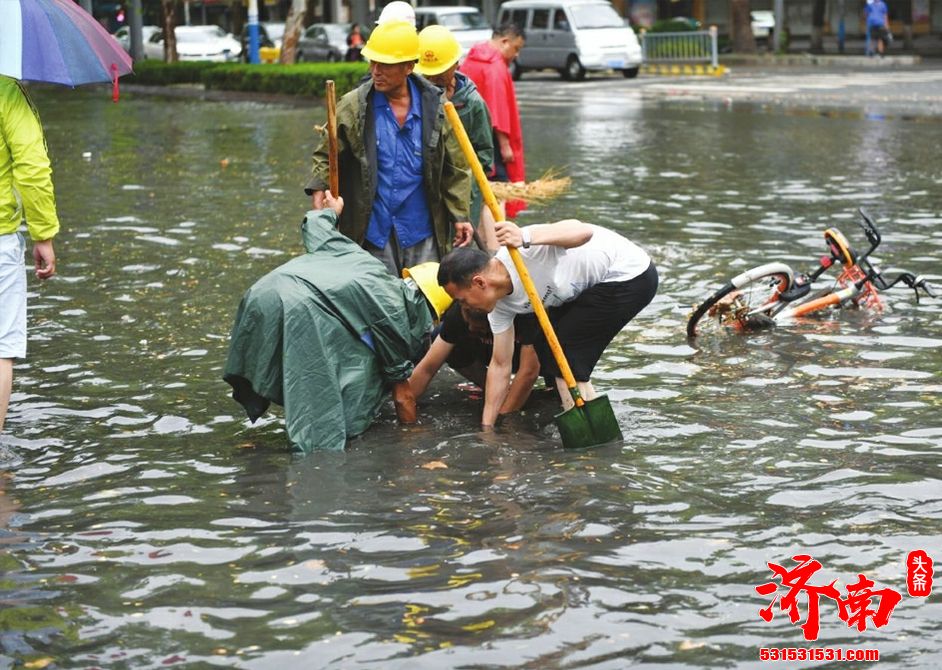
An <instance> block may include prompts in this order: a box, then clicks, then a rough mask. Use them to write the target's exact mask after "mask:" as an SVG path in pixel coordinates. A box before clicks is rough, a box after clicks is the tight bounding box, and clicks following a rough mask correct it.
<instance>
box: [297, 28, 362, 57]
mask: <svg viewBox="0 0 942 670" xmlns="http://www.w3.org/2000/svg"><path fill="white" fill-rule="evenodd" d="M350 26H351V24H349V23H314V24H312V25H310V26H308V28H307V30H305V31H304V32H303V33H301V37H300V39H298V51H297V59H296V60H297V61H298V62H299V63H302V62H304V61H330V62H338V61H342V60H343V59H344V56H346V55H347V34H348V33H349V32H350Z"/></svg>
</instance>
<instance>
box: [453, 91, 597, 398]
mask: <svg viewBox="0 0 942 670" xmlns="http://www.w3.org/2000/svg"><path fill="white" fill-rule="evenodd" d="M445 116H446V117H448V122H449V123H451V127H452V129H453V130H454V131H455V137H457V138H458V144H459V145H460V146H461V151H462V152H464V157H465V158H466V159H467V161H468V165H470V166H471V172H472V173H474V179H475V180H476V181H477V183H478V187H479V188H480V189H481V194H482V195H483V196H484V203H485V204H486V205H487V207H488V209H490V210H491V214H493V215H494V220H495V221H503V220H504V216H503V214H502V213H501V211H500V206H499V205H498V204H497V198H495V197H494V191H493V190H492V189H491V184H490V182H489V181H487V176H486V175H485V174H484V168H482V167H481V162H480V161H479V160H478V157H477V154H476V153H475V152H474V147H472V146H471V140H470V139H468V133H467V132H466V131H465V129H464V125H463V124H462V123H461V118H460V117H459V116H458V110H456V109H455V106H454V105H453V104H452V103H450V102H446V103H445ZM507 249H508V250H509V251H510V258H511V259H512V260H513V262H514V267H516V268H517V274H519V275H520V280H521V281H522V282H523V288H524V289H526V292H527V296H528V297H529V298H530V304H532V305H533V311H534V312H535V313H536V318H537V321H539V322H540V328H542V329H543V334H544V335H545V336H546V341H547V342H549V346H550V350H551V351H552V352H553V358H555V359H556V365H557V366H559V372H560V373H561V374H562V376H563V380H564V381H565V382H566V386H567V387H568V388H569V392H570V393H571V394H572V397H573V400H575V402H576V405H577V406H578V407H582V405H583V404H585V401H584V400H583V399H582V396H581V395H580V393H579V387H578V386H577V385H576V378H575V377H573V374H572V370H571V369H570V367H569V362H568V361H567V360H566V355H565V354H564V353H563V348H562V346H561V345H560V344H559V339H558V338H557V337H556V331H555V330H553V324H551V323H550V320H549V316H548V315H547V314H546V308H545V307H543V301H542V300H540V294H539V293H537V292H536V287H535V286H534V285H533V279H531V278H530V272H529V271H528V270H527V266H526V264H525V263H524V262H523V257H522V256H521V255H520V252H519V251H518V250H517V248H516V247H511V246H509V245H508V246H507Z"/></svg>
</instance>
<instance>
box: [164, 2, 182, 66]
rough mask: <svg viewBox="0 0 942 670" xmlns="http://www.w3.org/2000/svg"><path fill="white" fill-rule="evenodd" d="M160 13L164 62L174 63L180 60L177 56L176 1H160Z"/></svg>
mask: <svg viewBox="0 0 942 670" xmlns="http://www.w3.org/2000/svg"><path fill="white" fill-rule="evenodd" d="M160 13H161V18H162V19H163V26H164V61H165V62H167V63H176V62H177V61H178V60H180V57H179V56H178V55H177V34H176V27H177V2H176V0H160Z"/></svg>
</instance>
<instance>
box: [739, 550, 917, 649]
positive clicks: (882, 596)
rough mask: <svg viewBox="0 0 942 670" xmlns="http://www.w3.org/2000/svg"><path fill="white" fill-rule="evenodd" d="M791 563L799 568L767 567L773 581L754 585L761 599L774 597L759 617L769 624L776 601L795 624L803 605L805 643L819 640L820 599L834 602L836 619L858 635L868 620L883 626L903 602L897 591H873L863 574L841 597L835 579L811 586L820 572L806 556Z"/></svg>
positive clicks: (818, 567) (817, 564)
mask: <svg viewBox="0 0 942 670" xmlns="http://www.w3.org/2000/svg"><path fill="white" fill-rule="evenodd" d="M792 561H794V562H795V563H797V564H798V565H797V566H795V567H794V568H792V569H790V570H789V569H787V568H784V567H782V566H781V565H778V564H777V563H767V564H766V565H768V566H769V568H770V569H771V570H772V574H773V579H772V581H769V582H766V583H765V584H760V585H759V586H757V587H756V592H757V593H758V594H759V595H763V596H770V595H773V594H775V595H774V597H773V598H772V601H771V602H770V603H769V606H768V607H765V608H763V609H761V610H759V616H761V617H762V618H763V619H764V620H765V621H771V620H772V617H773V616H774V611H773V610H774V607H775V604H776V602H778V604H779V610H780V611H782V612H787V613H788V618H789V620H790V621H791V622H792V623H793V624H794V623H797V622H798V621H799V619H801V611H800V606H801V605H802V604H806V605H807V617H806V618H805V621H804V623H802V624H800V627H801V629H802V631H803V632H804V634H805V639H806V640H817V639H818V628H819V617H820V602H821V599H822V598H825V599H829V600H832V601H834V603H835V604H836V605H837V616H838V618H839V619H840V620H841V621H843V622H845V623H846V624H847V626H848V627H855V628H856V629H857V630H859V631H861V632H863V631H865V630H866V629H867V622H868V621H872V622H873V625H874V626H876V627H877V628H881V627H883V626H885V625H886V624H887V623H888V622H889V620H890V615H891V614H892V613H893V609H894V608H895V607H896V605H897V604H899V601H900V600H901V599H902V596H901V595H900V594H899V592H897V591H894V590H893V589H889V588H887V589H878V590H874V589H873V586H874V582H873V581H871V580H869V579H867V578H866V577H865V576H864V575H862V574H858V575H857V581H856V582H855V583H853V584H851V585H849V586H848V587H847V588H846V592H847V596H846V597H842V596H841V592H840V591H838V590H837V589H836V588H835V586H834V584H835V582H836V580H834V581H832V582H831V583H830V584H825V585H823V586H820V585H814V584H811V583H810V581H811V578H812V577H813V576H814V573H815V572H817V571H818V570H820V569H821V564H820V563H819V562H818V561H816V560H814V559H813V558H812V557H811V556H809V555H807V554H799V555H797V556H792ZM776 579H777V580H778V582H776V581H775V580H776ZM780 587H781V588H784V589H787V591H786V592H785V593H784V595H779V594H778V591H779V588H780Z"/></svg>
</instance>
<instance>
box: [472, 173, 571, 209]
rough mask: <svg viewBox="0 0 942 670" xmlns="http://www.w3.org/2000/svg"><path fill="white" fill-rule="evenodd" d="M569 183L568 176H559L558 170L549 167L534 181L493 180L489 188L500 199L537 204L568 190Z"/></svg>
mask: <svg viewBox="0 0 942 670" xmlns="http://www.w3.org/2000/svg"><path fill="white" fill-rule="evenodd" d="M571 183H572V180H571V179H570V178H569V177H563V176H560V174H559V171H558V170H556V169H555V168H551V169H549V170H547V171H546V172H544V173H543V175H542V176H541V177H540V178H539V179H537V180H536V181H528V182H522V181H518V182H506V181H493V182H491V189H492V190H493V191H494V195H495V196H496V197H497V198H498V199H500V200H525V201H527V202H528V203H531V204H535V205H538V204H543V203H545V202H548V201H550V200H553V199H554V198H558V197H559V196H560V195H562V194H563V193H565V192H566V191H568V190H569V185H570V184H571Z"/></svg>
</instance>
